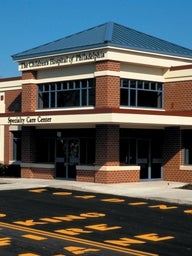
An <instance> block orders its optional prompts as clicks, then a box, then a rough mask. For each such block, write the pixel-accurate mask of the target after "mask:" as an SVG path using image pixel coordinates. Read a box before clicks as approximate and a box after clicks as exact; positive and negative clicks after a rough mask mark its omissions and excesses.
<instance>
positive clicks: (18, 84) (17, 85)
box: [0, 80, 23, 92]
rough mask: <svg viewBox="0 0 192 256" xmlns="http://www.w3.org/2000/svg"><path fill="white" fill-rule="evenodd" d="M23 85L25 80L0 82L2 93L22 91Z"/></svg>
mask: <svg viewBox="0 0 192 256" xmlns="http://www.w3.org/2000/svg"><path fill="white" fill-rule="evenodd" d="M22 83H23V80H13V81H5V82H0V92H5V91H10V90H18V89H21V88H22Z"/></svg>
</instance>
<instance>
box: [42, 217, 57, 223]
mask: <svg viewBox="0 0 192 256" xmlns="http://www.w3.org/2000/svg"><path fill="white" fill-rule="evenodd" d="M40 220H42V221H47V222H52V223H59V222H61V220H56V219H52V218H41V219H40Z"/></svg>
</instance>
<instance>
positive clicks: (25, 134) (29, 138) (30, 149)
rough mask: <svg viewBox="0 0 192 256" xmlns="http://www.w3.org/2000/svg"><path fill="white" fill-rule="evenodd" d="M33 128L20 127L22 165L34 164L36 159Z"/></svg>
mask: <svg viewBox="0 0 192 256" xmlns="http://www.w3.org/2000/svg"><path fill="white" fill-rule="evenodd" d="M34 131H35V127H30V126H23V127H22V146H21V149H22V152H21V161H22V162H23V163H34V162H35V158H36V150H35V138H34Z"/></svg>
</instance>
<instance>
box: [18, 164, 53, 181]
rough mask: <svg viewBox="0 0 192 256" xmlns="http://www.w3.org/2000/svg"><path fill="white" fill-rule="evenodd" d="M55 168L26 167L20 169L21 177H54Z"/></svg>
mask: <svg viewBox="0 0 192 256" xmlns="http://www.w3.org/2000/svg"><path fill="white" fill-rule="evenodd" d="M54 174H55V170H54V169H48V168H46V169H45V168H33V167H31V168H27V167H23V168H22V169H21V177H22V178H33V179H54V177H55V176H54Z"/></svg>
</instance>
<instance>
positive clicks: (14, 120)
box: [8, 116, 52, 125]
mask: <svg viewBox="0 0 192 256" xmlns="http://www.w3.org/2000/svg"><path fill="white" fill-rule="evenodd" d="M51 122H52V118H51V117H41V116H38V117H33V116H27V117H22V116H17V117H8V124H10V125H24V124H41V123H51Z"/></svg>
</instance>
